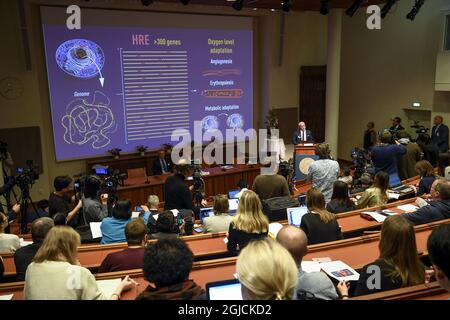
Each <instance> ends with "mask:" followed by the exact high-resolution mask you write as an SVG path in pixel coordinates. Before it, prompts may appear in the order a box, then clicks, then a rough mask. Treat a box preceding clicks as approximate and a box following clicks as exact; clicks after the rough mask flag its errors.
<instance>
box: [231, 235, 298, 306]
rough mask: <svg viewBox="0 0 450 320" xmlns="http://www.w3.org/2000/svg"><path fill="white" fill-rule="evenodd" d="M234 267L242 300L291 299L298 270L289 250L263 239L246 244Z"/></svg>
mask: <svg viewBox="0 0 450 320" xmlns="http://www.w3.org/2000/svg"><path fill="white" fill-rule="evenodd" d="M236 270H237V274H238V278H239V281H240V282H241V291H242V297H243V299H244V300H292V299H293V298H294V294H295V288H296V285H297V276H298V269H297V265H296V264H295V262H294V259H293V258H292V256H291V254H290V253H289V251H287V250H286V249H285V248H284V247H283V246H282V245H281V244H279V243H278V242H276V241H275V240H272V239H269V238H266V239H263V240H256V241H252V242H251V243H249V244H248V245H247V246H246V247H245V249H243V250H242V252H241V253H240V255H239V257H238V259H237V264H236Z"/></svg>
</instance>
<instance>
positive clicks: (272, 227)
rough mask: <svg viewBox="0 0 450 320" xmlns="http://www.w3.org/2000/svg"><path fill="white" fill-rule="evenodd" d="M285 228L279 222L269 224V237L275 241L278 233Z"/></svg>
mask: <svg viewBox="0 0 450 320" xmlns="http://www.w3.org/2000/svg"><path fill="white" fill-rule="evenodd" d="M281 228H283V225H282V224H281V223H278V222H273V223H271V224H269V236H270V237H271V238H273V239H276V238H277V234H278V232H279V231H280V230H281Z"/></svg>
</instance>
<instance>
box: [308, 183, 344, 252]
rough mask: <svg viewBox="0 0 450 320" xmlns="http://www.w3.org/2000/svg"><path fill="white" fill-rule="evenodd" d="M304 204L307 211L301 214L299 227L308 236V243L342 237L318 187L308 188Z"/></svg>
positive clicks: (334, 217)
mask: <svg viewBox="0 0 450 320" xmlns="http://www.w3.org/2000/svg"><path fill="white" fill-rule="evenodd" d="M306 206H307V207H308V211H309V212H308V213H307V214H305V215H304V216H303V218H302V222H301V224H300V228H301V229H302V230H303V231H304V232H305V233H306V236H307V237H308V245H311V244H317V243H323V242H329V241H335V240H340V239H342V232H341V228H340V227H339V225H338V223H337V220H336V216H335V215H334V214H332V213H331V212H329V211H327V209H325V197H324V196H323V194H322V192H320V190H319V189H316V188H311V189H309V190H308V192H307V193H306Z"/></svg>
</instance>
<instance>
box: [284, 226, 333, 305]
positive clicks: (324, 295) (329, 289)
mask: <svg viewBox="0 0 450 320" xmlns="http://www.w3.org/2000/svg"><path fill="white" fill-rule="evenodd" d="M277 241H278V242H279V243H280V244H281V245H282V246H283V247H285V248H286V249H287V250H288V251H289V253H290V254H291V255H292V257H293V258H294V261H295V263H296V265H297V269H298V276H297V288H296V291H297V293H296V296H297V298H298V299H300V300H302V299H304V297H311V298H313V299H320V300H333V299H337V298H338V294H337V293H336V289H335V288H334V285H333V282H331V280H330V278H328V276H327V275H326V274H325V273H324V272H310V273H307V272H305V271H303V270H302V266H301V264H302V259H303V257H304V256H306V254H307V253H308V238H307V237H306V234H305V232H303V231H302V230H301V229H299V228H297V227H294V226H289V225H288V226H284V227H283V228H282V229H281V230H280V231H279V232H278V234H277Z"/></svg>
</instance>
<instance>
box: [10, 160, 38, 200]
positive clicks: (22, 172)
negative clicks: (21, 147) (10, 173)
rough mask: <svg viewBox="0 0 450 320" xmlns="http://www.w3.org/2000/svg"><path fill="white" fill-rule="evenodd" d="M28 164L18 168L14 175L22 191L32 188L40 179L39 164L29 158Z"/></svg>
mask: <svg viewBox="0 0 450 320" xmlns="http://www.w3.org/2000/svg"><path fill="white" fill-rule="evenodd" d="M26 165H27V166H26V167H19V168H17V174H16V176H15V177H14V179H15V181H16V184H17V186H18V187H19V188H20V190H21V191H22V193H23V190H24V189H26V188H31V186H32V185H33V184H34V183H35V182H36V180H37V179H39V173H38V172H37V169H38V168H39V166H37V165H35V164H34V162H33V160H27V161H26Z"/></svg>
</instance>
